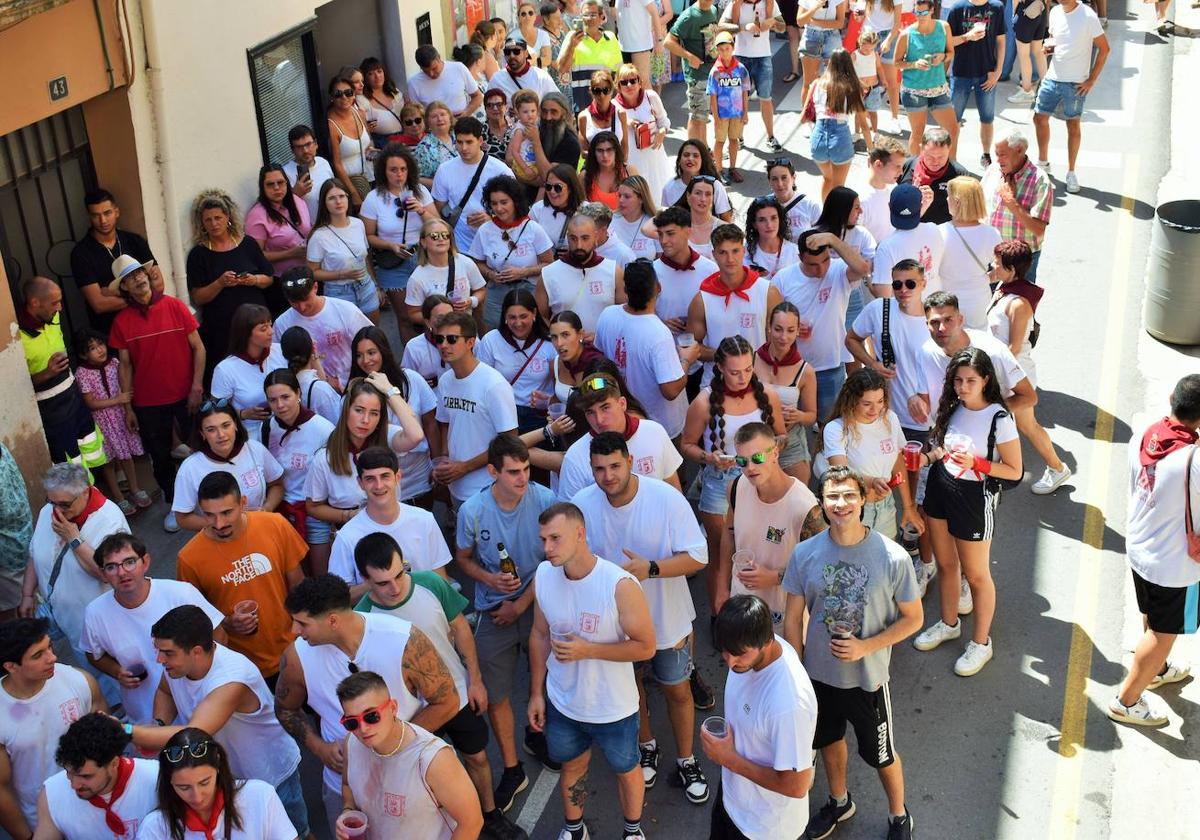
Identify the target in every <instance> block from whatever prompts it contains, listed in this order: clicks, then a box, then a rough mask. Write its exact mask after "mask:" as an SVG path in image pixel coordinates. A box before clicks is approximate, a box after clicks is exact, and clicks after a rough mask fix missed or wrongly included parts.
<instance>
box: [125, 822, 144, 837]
mask: <svg viewBox="0 0 1200 840" xmlns="http://www.w3.org/2000/svg"><path fill="white" fill-rule="evenodd" d="M141 822H142V821H141V820H121V825H123V826H125V833H124V834H122V835H121V836H122V837H136V836H137V830H138V826H139V825H141Z"/></svg>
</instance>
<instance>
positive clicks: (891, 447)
mask: <svg viewBox="0 0 1200 840" xmlns="http://www.w3.org/2000/svg"><path fill="white" fill-rule="evenodd" d="M879 451H880V452H882V453H883V454H884V455H891V454H892V453H893V452H895V451H896V444H895V443H893V442H892V439H891V438H885V439H883V440H881V441H879Z"/></svg>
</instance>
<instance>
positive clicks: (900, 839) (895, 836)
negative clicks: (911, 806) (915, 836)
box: [887, 808, 913, 840]
mask: <svg viewBox="0 0 1200 840" xmlns="http://www.w3.org/2000/svg"><path fill="white" fill-rule="evenodd" d="M912 831H913V818H912V814H910V813H908V809H907V808H905V809H904V816H903V817H901V818H900V819H895V818H892V819H890V820H888V836H887V840H912Z"/></svg>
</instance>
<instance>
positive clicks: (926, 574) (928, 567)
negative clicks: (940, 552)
mask: <svg viewBox="0 0 1200 840" xmlns="http://www.w3.org/2000/svg"><path fill="white" fill-rule="evenodd" d="M916 566H917V582H918V583H920V584H921V597H922V598H924V597H925V593H926V592H928V591H929V583H930V581H932V580H933V579H934V578H935V577H937V563H925V562H923V561H922V560H921V559H920V558H919V557H918V558H917V562H916Z"/></svg>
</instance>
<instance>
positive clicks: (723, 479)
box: [700, 464, 742, 516]
mask: <svg viewBox="0 0 1200 840" xmlns="http://www.w3.org/2000/svg"><path fill="white" fill-rule="evenodd" d="M741 473H742V471H741V470H740V469H739V468H737V467H731V468H730V469H727V470H719V469H717V468H716V467H713V466H709V465H707V464H706V465H705V467H704V469H703V470H702V471H701V473H700V512H701V513H714V514H717V515H718V516H724V515H725V513H726V512H727V511H728V510H729V498H728V497H727V496H726V494H725V491H726V490H728V489H729V485H730V484H731V483H732V482H733V480H734V479H735V478H737V477H738V476H739V475H741Z"/></svg>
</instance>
